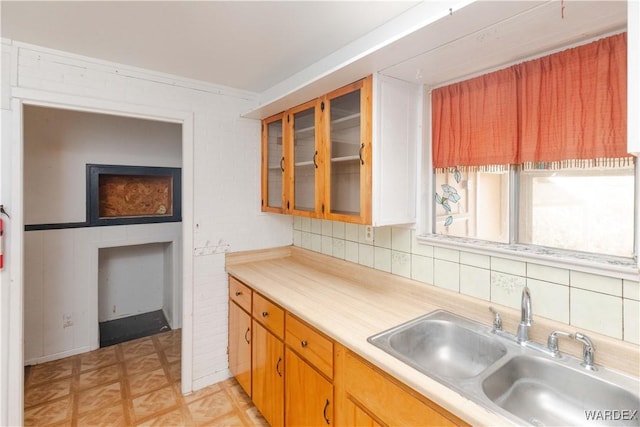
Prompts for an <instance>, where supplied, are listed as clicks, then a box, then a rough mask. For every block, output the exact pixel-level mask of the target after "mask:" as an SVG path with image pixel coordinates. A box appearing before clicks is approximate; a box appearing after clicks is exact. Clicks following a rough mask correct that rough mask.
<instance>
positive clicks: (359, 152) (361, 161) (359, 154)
mask: <svg viewBox="0 0 640 427" xmlns="http://www.w3.org/2000/svg"><path fill="white" fill-rule="evenodd" d="M362 150H364V144H362V145H361V146H360V150H358V157H359V158H360V164H362V165H364V159H363V158H362Z"/></svg>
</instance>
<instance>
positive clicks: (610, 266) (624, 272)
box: [417, 234, 639, 282]
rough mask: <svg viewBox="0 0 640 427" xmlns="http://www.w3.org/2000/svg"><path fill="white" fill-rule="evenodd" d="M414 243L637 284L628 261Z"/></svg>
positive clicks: (429, 240) (439, 239)
mask: <svg viewBox="0 0 640 427" xmlns="http://www.w3.org/2000/svg"><path fill="white" fill-rule="evenodd" d="M417 240H418V242H420V243H422V244H425V245H435V246H439V247H443V248H448V249H457V250H462V251H467V252H473V253H477V254H482V255H488V256H497V257H500V258H507V259H512V260H516V261H523V262H532V263H536V264H540V265H546V266H549V267H556V268H564V269H568V270H575V271H581V272H585V273H591V274H598V275H603V276H609V277H615V278H619V279H625V280H632V281H635V282H637V281H638V275H639V269H638V263H637V262H636V261H635V260H634V259H632V258H624V257H615V256H607V255H599V254H591V253H584V252H575V251H568V250H562V249H553V248H546V247H541V246H533V245H520V244H514V245H509V244H506V243H496V242H487V241H482V240H475V239H467V238H462V237H452V236H444V235H439V234H424V235H419V236H417Z"/></svg>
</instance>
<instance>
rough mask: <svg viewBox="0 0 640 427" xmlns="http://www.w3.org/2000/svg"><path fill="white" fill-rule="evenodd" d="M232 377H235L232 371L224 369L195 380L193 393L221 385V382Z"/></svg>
mask: <svg viewBox="0 0 640 427" xmlns="http://www.w3.org/2000/svg"><path fill="white" fill-rule="evenodd" d="M232 376H233V375H232V374H231V371H230V370H229V369H224V370H222V371H218V372H214V373H213V374H209V375H205V376H204V377H201V378H198V379H195V380H193V383H192V384H193V388H192V392H194V391H197V390H200V389H201V388H205V387H208V386H210V385H213V384H216V383H219V382H220V381H224V380H226V379H229V378H231V377H232Z"/></svg>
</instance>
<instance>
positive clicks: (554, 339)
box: [547, 331, 575, 357]
mask: <svg viewBox="0 0 640 427" xmlns="http://www.w3.org/2000/svg"><path fill="white" fill-rule="evenodd" d="M561 336H562V337H567V338H569V339H574V338H575V336H574V335H573V334H570V333H569V332H564V331H553V332H551V333H550V334H549V338H547V348H548V349H549V351H551V355H552V356H553V357H558V356H559V355H560V350H559V349H558V337H561Z"/></svg>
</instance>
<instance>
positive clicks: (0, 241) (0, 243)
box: [0, 217, 4, 270]
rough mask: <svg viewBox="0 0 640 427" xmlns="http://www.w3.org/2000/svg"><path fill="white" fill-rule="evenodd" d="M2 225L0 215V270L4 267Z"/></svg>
mask: <svg viewBox="0 0 640 427" xmlns="http://www.w3.org/2000/svg"><path fill="white" fill-rule="evenodd" d="M2 227H3V225H2V217H0V270H2V269H3V268H4V251H3V249H4V237H3V236H4V229H3V228H2Z"/></svg>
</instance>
